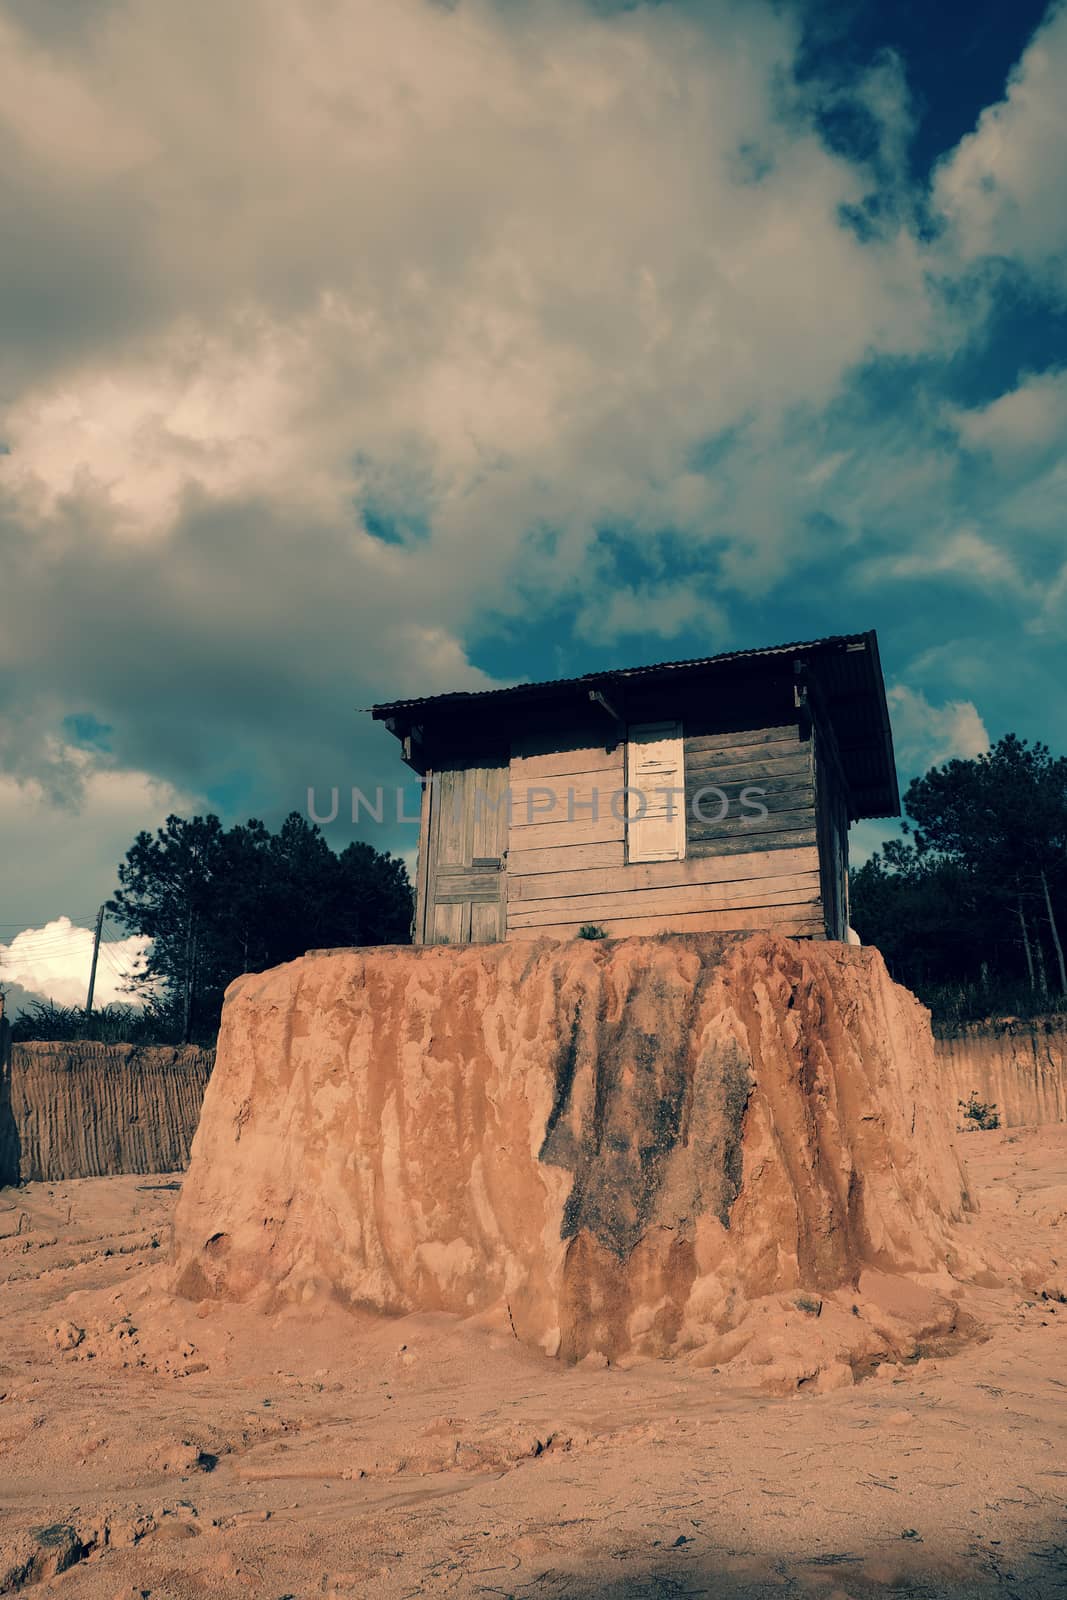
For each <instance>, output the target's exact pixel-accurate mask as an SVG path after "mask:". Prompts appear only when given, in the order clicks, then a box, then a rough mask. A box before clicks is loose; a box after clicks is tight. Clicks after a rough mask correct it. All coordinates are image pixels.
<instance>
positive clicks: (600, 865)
mask: <svg viewBox="0 0 1067 1600" xmlns="http://www.w3.org/2000/svg"><path fill="white" fill-rule="evenodd" d="M689 725H690V726H692V724H691V723H690V724H689ZM697 726H698V727H699V726H700V723H699V722H697ZM598 738H599V739H600V740H601V741H602V740H603V739H604V738H605V734H604V731H603V725H601V728H600V729H599V730H594V729H592V728H591V729H589V730H588V731H587V733H586V734H585V736H584V738H583V737H582V736H581V735H574V736H572V737H571V738H570V739H569V740H568V741H567V743H568V748H567V749H565V750H560V749H553V748H551V746H552V744H553V742H554V741H553V738H552V735H551V734H548V735H543V736H541V737H539V738H528V739H525V740H523V741H522V742H519V743H516V745H515V746H513V750H512V759H511V774H510V783H511V790H512V797H513V799H512V819H511V826H510V830H509V836H508V856H507V874H506V877H507V937H508V938H509V939H537V938H541V937H543V936H545V935H548V936H550V937H553V938H567V937H572V936H573V935H574V934H576V933H577V932H578V930H579V928H581V927H582V926H583V924H587V923H592V924H596V925H597V926H599V927H603V928H605V929H606V930H607V932H608V933H609V934H611V935H613V936H616V937H622V936H624V935H626V934H647V933H662V932H687V931H693V932H698V931H699V932H704V931H715V932H734V931H737V932H742V931H747V930H752V929H757V928H768V927H773V928H775V929H777V930H778V931H780V932H782V933H787V934H797V935H807V936H811V937H817V938H818V937H824V936H825V933H826V924H825V921H824V913H823V905H822V896H821V887H820V873H819V850H818V839H817V827H816V815H815V774H814V764H813V752H812V745H811V741H810V740H808V739H806V738H804V737H802V734H801V729H800V727H799V725H798V724H795V723H794V724H784V723H779V724H778V725H776V726H773V727H761V728H758V729H753V730H748V731H746V730H740V731H736V732H731V733H703V732H700V733H693V734H692V735H688V734H687V736H686V738H685V775H686V800H685V804H686V812H687V818H688V821H687V835H688V836H687V843H686V859H685V860H683V861H658V862H649V863H640V864H638V863H628V862H627V860H626V838H625V822H624V820H623V819H622V818H621V817H620V816H616V815H614V814H613V811H612V808H611V806H610V796H611V794H612V792H613V791H615V790H621V789H622V788H623V787H624V785H625V781H626V780H625V748H624V746H623V745H622V744H617V745H615V746H614V748H611V749H609V748H607V747H606V745H605V744H604V743H603V742H599V743H598V742H597V740H598ZM555 742H556V743H559V742H562V741H561V740H560V739H559V736H558V735H557V736H556V739H555ZM752 785H756V786H758V787H759V788H761V789H763V790H765V791H766V792H765V794H764V795H763V796H762V797H761V803H762V805H763V806H765V807H766V808H767V815H766V817H758V816H755V815H753V814H748V815H741V814H740V811H741V791H742V789H744V788H745V787H746V786H752ZM710 786H714V787H716V788H720V789H722V791H723V793H724V794H725V795H726V797H727V800H728V802H729V810H728V813H727V815H726V817H725V818H724V819H723V820H722V821H721V822H711V821H708V822H698V821H696V820H694V818H693V817H692V812H691V802H692V798H693V795H694V794H695V793H696V792H697V791H698V790H700V789H703V788H706V787H710ZM540 789H552V790H553V791H554V792H555V795H556V805H555V807H554V808H553V809H552V810H551V811H545V812H543V813H542V812H541V811H540V810H539V809H538V807H539V806H540V804H541V802H542V800H543V799H544V797H543V796H541V795H540V794H538V793H537V791H538V790H540ZM568 790H569V791H571V792H572V799H571V802H570V804H571V815H568ZM594 791H596V792H597V793H598V794H599V812H598V815H596V816H595V817H594V816H593V814H592V809H591V808H592V800H593V795H594ZM529 795H532V802H531V804H530V805H529V806H528V802H527V797H528V796H529ZM617 809H618V810H620V811H621V809H622V807H621V805H620V806H619V807H618V808H617ZM706 809H707V810H708V811H709V812H710V813H711V814H714V813H715V812H716V811H717V810H719V809H721V807H720V803H719V801H718V799H717V797H715V796H712V797H709V798H708V800H707V805H706Z"/></svg>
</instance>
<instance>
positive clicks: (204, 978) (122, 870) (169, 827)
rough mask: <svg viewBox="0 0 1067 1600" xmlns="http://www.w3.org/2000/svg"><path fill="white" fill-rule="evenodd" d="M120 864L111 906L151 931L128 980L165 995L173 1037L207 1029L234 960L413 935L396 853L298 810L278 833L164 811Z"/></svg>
mask: <svg viewBox="0 0 1067 1600" xmlns="http://www.w3.org/2000/svg"><path fill="white" fill-rule="evenodd" d="M118 876H119V890H118V893H117V894H116V895H115V897H114V899H113V900H111V901H110V902H109V904H108V910H109V911H110V912H111V914H112V915H113V916H115V917H116V918H117V919H118V920H119V921H120V922H122V923H123V924H124V925H125V927H126V928H127V929H128V930H129V931H130V932H131V933H139V934H145V935H147V937H148V938H149V939H151V940H152V944H151V947H150V949H149V952H148V955H147V957H146V959H145V961H144V964H143V966H142V968H141V970H140V971H139V972H137V973H136V974H135V975H134V978H133V980H132V984H131V987H132V988H133V989H135V990H138V989H139V990H140V991H141V992H142V993H145V994H146V995H148V996H162V999H161V1000H160V1001H159V1004H160V1006H161V1007H162V1009H163V1010H164V1011H165V1012H166V1013H167V1015H168V1016H170V1017H172V1018H173V1019H175V1023H176V1028H177V1032H178V1034H179V1036H180V1037H182V1038H198V1037H209V1036H211V1035H212V1034H213V1033H214V1030H215V1029H216V1027H217V1025H218V1019H219V1014H220V1011H221V1009H222V998H223V994H224V992H225V989H226V986H227V985H228V984H229V983H230V982H231V981H232V979H234V978H235V977H237V976H239V974H241V973H242V972H256V971H260V970H262V969H263V968H265V967H272V966H276V965H278V963H279V962H283V961H291V960H293V959H294V958H295V957H297V956H301V955H303V954H304V952H305V951H307V950H311V949H323V948H328V947H330V946H344V945H365V944H405V943H407V942H408V940H409V938H410V930H411V911H412V901H411V886H410V884H409V883H408V876H407V870H406V868H405V867H404V863H403V862H402V861H400V860H398V859H397V858H395V857H393V856H391V855H388V854H381V853H380V852H379V851H377V850H374V849H373V848H372V847H371V846H370V845H368V844H351V845H349V846H348V848H347V849H346V850H343V851H342V852H341V853H340V854H337V853H336V852H334V851H333V850H331V849H330V847H329V845H328V844H327V843H326V840H325V839H324V838H323V836H322V834H321V832H320V831H319V829H318V828H317V827H315V826H314V824H312V823H310V822H308V821H306V820H305V818H303V817H301V816H300V815H299V814H298V813H297V812H293V813H291V815H290V816H288V817H287V818H286V819H285V821H284V822H283V824H282V826H281V827H280V828H279V830H278V832H277V833H271V832H270V831H269V830H268V829H267V828H266V827H265V826H264V825H263V823H262V822H259V821H256V820H255V819H253V820H251V821H249V822H246V823H243V824H238V825H237V826H235V827H233V828H230V829H224V828H223V826H222V824H221V823H220V822H219V819H218V817H214V816H207V817H193V818H191V819H189V820H185V819H183V818H181V817H168V818H167V821H166V823H165V825H164V826H163V827H162V828H160V829H159V830H158V831H157V833H156V834H155V836H153V835H151V834H148V833H141V834H139V835H138V836H137V838H136V840H135V841H134V843H133V844H132V846H131V847H130V849H129V850H128V851H127V853H126V859H125V861H124V862H123V863H122V865H121V866H120V867H119V873H118Z"/></svg>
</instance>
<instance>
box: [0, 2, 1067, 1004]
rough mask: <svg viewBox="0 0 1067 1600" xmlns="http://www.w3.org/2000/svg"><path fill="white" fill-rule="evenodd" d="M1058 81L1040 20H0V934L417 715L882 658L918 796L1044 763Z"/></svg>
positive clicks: (852, 13) (743, 6)
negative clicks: (213, 814) (390, 717)
mask: <svg viewBox="0 0 1067 1600" xmlns="http://www.w3.org/2000/svg"><path fill="white" fill-rule="evenodd" d="M1065 80H1067V8H1065V7H1064V6H1063V5H1057V4H1053V5H1046V4H1043V3H1040V0H1037V3H1035V0H1015V3H1013V5H1011V6H1010V7H1009V6H1005V5H1004V4H1003V0H942V3H941V4H939V5H936V6H934V5H931V4H930V3H929V0H879V3H876V0H793V3H789V0H778V3H773V4H772V3H763V0H743V3H737V4H730V3H727V0H722V3H720V0H660V3H658V4H657V3H647V4H641V3H624V0H615V3H612V0H451V3H444V0H388V3H387V4H386V3H383V0H255V4H254V5H253V4H251V3H250V0H182V4H180V5H149V4H145V3H143V0H137V3H134V0H0V141H2V150H3V157H2V160H0V326H2V339H0V560H2V566H0V840H2V843H3V853H2V864H0V883H2V887H3V892H2V896H0V943H2V944H7V945H9V946H10V945H11V942H12V940H13V939H14V938H15V937H16V936H17V935H20V934H21V935H22V936H23V941H25V939H26V937H27V930H37V931H36V933H35V937H36V938H37V939H38V940H40V941H41V942H42V949H43V948H44V947H46V946H47V947H48V950H49V953H50V954H51V955H55V954H56V953H57V951H58V952H60V953H61V946H62V941H63V940H64V939H67V938H69V939H71V940H73V939H75V938H76V937H77V938H80V935H78V934H77V928H78V927H85V926H86V925H87V924H88V922H89V920H90V917H91V914H92V912H93V910H94V908H95V906H96V905H98V904H99V902H100V901H101V900H102V899H103V898H104V897H105V895H107V894H108V893H109V892H110V891H111V890H112V888H113V885H114V870H115V864H116V862H117V861H118V860H119V859H120V857H121V856H122V854H123V853H124V851H125V849H126V847H127V845H128V844H129V843H130V841H131V839H132V837H133V835H134V833H135V832H136V831H137V830H138V829H139V828H142V827H150V826H154V825H155V824H156V823H158V822H159V821H160V820H161V819H162V817H163V816H164V815H165V814H166V813H167V812H168V811H172V810H177V811H179V812H183V813H189V812H191V811H192V810H194V809H203V808H205V807H208V808H211V809H214V810H217V811H218V812H220V814H221V815H223V817H224V818H226V819H227V820H231V819H236V818H238V817H245V816H247V815H249V814H254V815H262V816H265V817H267V818H268V819H269V820H276V819H277V818H279V817H280V816H281V815H282V814H284V813H285V812H286V811H287V810H289V809H292V808H293V807H297V808H302V807H303V806H304V804H305V799H306V793H307V789H308V786H309V785H311V784H314V785H317V786H320V787H322V788H326V787H328V786H329V785H332V784H340V785H343V786H350V785H351V784H353V783H359V784H361V785H362V786H364V787H367V786H369V785H373V784H374V783H377V782H379V781H382V782H396V781H400V780H401V779H402V777H403V774H404V770H405V769H403V768H402V767H400V766H399V764H398V763H397V761H396V758H395V755H394V750H393V742H392V740H391V739H390V738H389V736H388V734H386V733H385V732H384V731H383V730H382V729H380V728H378V727H375V726H372V725H370V724H369V721H368V719H367V718H366V717H365V716H361V715H360V714H359V711H358V709H357V708H359V707H361V706H366V705H368V704H369V703H371V702H372V701H373V700H375V699H379V698H389V697H394V696H398V695H403V694H406V693H432V692H435V691H439V690H444V689H448V688H460V687H478V686H487V685H491V684H496V683H501V682H510V681H514V680H516V679H521V678H525V677H535V678H537V677H550V676H554V675H557V674H569V673H575V672H581V671H588V670H592V669H594V668H596V667H601V666H615V665H630V664H634V663H638V662H648V661H655V660H660V659H665V658H666V659H671V658H677V657H683V656H686V655H702V654H707V653H710V652H715V651H719V650H729V649H735V648H740V647H744V646H746V645H759V644H767V643H776V642H781V641H784V640H789V639H798V638H801V639H802V638H807V637H816V636H818V635H821V634H825V633H834V632H842V631H852V630H858V629H863V628H867V627H872V626H874V627H877V628H878V630H879V634H880V639H881V646H882V656H883V661H884V664H885V667H886V671H887V676H888V679H889V682H890V686H891V687H890V695H891V704H892V710H893V717H894V727H895V732H896V738H897V749H898V756H899V760H900V766H901V772H902V777H903V778H904V779H905V780H906V779H907V777H908V776H909V775H910V774H912V773H913V772H915V771H918V770H924V769H925V768H926V767H927V766H928V765H929V764H930V763H931V762H933V761H936V760H944V759H946V758H947V757H949V756H951V755H953V754H964V755H969V754H973V753H975V752H976V751H978V750H980V749H982V748H983V747H984V746H985V743H986V741H987V738H996V737H997V736H998V735H1000V734H1001V733H1003V732H1005V731H1007V730H1009V729H1014V730H1016V731H1017V732H1019V733H1020V734H1022V735H1026V736H1030V737H1035V736H1038V737H1042V738H1046V739H1048V740H1049V741H1050V742H1051V743H1053V744H1054V745H1055V746H1057V747H1058V748H1059V749H1064V748H1065V747H1067V709H1065V706H1064V701H1063V697H1062V695H1060V694H1059V693H1058V692H1057V691H1058V689H1059V686H1060V684H1061V683H1062V682H1063V679H1064V677H1065V675H1067V638H1065V601H1067V540H1065V537H1064V523H1063V503H1064V488H1065V485H1067V467H1065V465H1064V455H1063V448H1064V444H1065V442H1067V192H1065V191H1067V180H1065V177H1064V162H1063V149H1064V142H1065V136H1067V126H1065V122H1067V111H1065V107H1067V99H1065V97H1064V93H1063V83H1064V81H1065ZM880 831H881V832H884V831H885V830H884V829H881V830H880V829H879V828H878V827H877V826H876V827H875V828H874V829H873V830H872V828H871V825H869V824H868V825H865V826H864V829H863V830H862V832H861V836H860V837H859V838H858V840H857V841H856V842H857V844H858V846H859V848H860V849H861V850H862V849H865V848H869V847H870V845H871V843H872V842H873V840H874V839H876V838H877V837H878V836H879V832H880ZM857 832H860V830H857ZM337 842H339V843H340V842H342V841H341V840H340V838H338V839H337ZM374 842H376V843H384V844H389V845H392V846H393V847H394V848H401V849H404V850H407V849H409V848H410V847H411V844H412V840H411V839H409V838H408V837H407V836H406V835H405V836H404V837H400V836H397V835H393V836H390V837H388V838H384V839H382V838H376V839H375V841H374ZM62 917H69V918H70V919H72V923H73V925H74V926H73V929H72V930H70V931H69V932H68V931H65V928H64V925H63V924H62V923H60V922H58V921H57V919H60V918H62ZM57 929H58V932H57V931H56V930H57ZM41 930H43V931H41ZM53 946H54V948H53ZM20 948H21V949H22V950H23V952H25V950H26V949H27V948H28V947H27V946H26V945H25V942H23V945H22V946H21V947H20ZM71 951H72V955H71V966H70V971H71V972H73V971H78V972H80V971H81V970H82V967H83V966H84V956H83V951H82V949H81V946H80V944H79V945H78V947H77V949H74V947H73V945H72V946H71ZM42 959H43V957H42ZM12 962H13V958H11V957H9V960H8V968H7V972H8V977H9V978H11V977H13V976H15V968H14V965H13V964H12ZM2 970H3V969H2V968H0V971H2ZM17 970H18V978H17V981H18V982H20V983H21V984H23V985H24V986H25V985H26V984H27V982H28V983H29V986H30V987H31V988H33V987H34V986H37V987H46V985H45V984H44V981H43V980H41V982H40V983H38V982H37V979H36V978H35V975H34V974H35V969H34V965H33V962H32V961H27V960H26V959H24V958H20V965H19V966H18V969H17ZM68 976H69V973H68ZM57 981H58V979H56V977H55V974H54V972H53V973H51V975H50V977H49V983H51V984H52V985H53V987H54V984H55V983H56V982H57Z"/></svg>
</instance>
